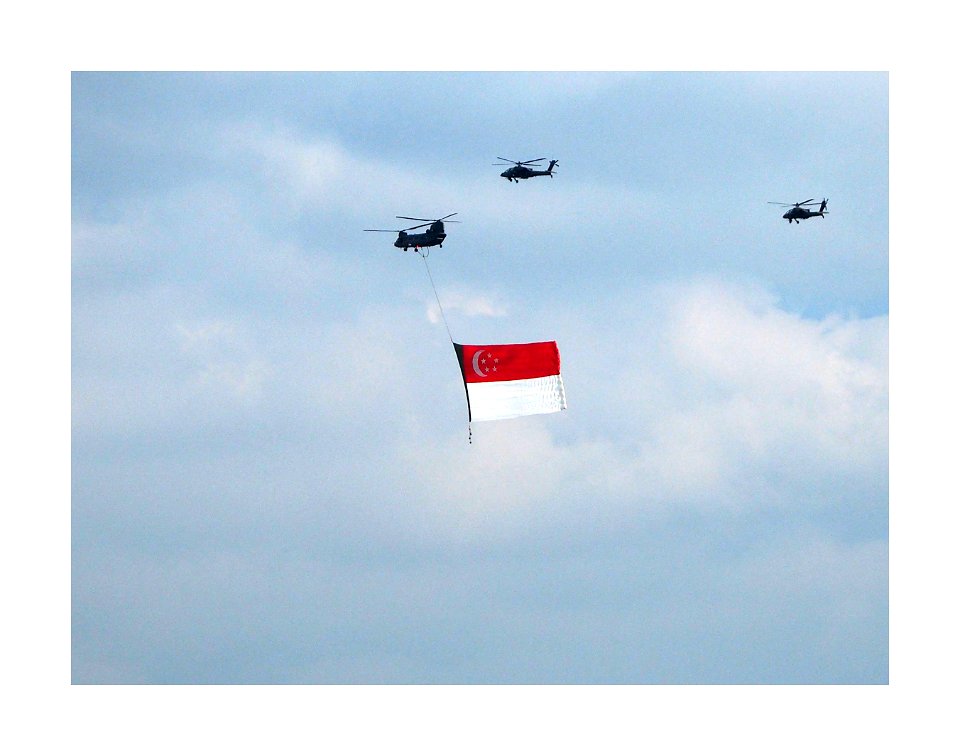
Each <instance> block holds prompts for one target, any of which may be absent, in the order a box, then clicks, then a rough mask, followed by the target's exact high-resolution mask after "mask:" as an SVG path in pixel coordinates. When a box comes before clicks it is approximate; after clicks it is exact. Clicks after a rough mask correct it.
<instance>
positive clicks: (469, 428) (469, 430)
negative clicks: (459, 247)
mask: <svg viewBox="0 0 960 756" xmlns="http://www.w3.org/2000/svg"><path fill="white" fill-rule="evenodd" d="M415 252H416V253H417V254H418V255H420V259H421V260H423V267H424V268H426V269H427V277H428V278H429V279H430V287H431V288H432V289H433V296H434V297H435V298H436V300H437V307H438V308H439V310H440V318H441V319H442V320H443V327H444V328H446V329H447V336H448V337H449V338H450V343H451V344H454V341H453V334H452V333H450V325H449V324H448V323H447V316H446V315H445V314H444V312H443V305H442V304H440V295H439V294H437V285H436V284H435V283H434V282H433V274H431V273H430V266H429V265H427V257H428V256H429V255H430V251H429V250H427V251H426V252H421V251H420V250H419V249H417V250H415ZM467 442H468V443H469V444H471V445H473V427H472V424H471V423H470V421H467Z"/></svg>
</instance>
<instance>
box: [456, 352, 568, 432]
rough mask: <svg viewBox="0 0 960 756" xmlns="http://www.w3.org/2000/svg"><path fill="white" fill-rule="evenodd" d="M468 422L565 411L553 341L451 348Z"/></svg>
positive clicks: (565, 405)
mask: <svg viewBox="0 0 960 756" xmlns="http://www.w3.org/2000/svg"><path fill="white" fill-rule="evenodd" d="M453 348H454V349H456V351H457V358H458V359H459V360H460V371H461V372H462V373H463V384H464V387H465V388H466V391H467V411H468V412H469V417H470V420H506V419H507V418H509V417H519V416H520V415H539V414H542V413H545V412H559V411H560V410H564V409H566V408H567V400H566V397H565V396H564V393H563V379H562V378H561V377H560V350H559V349H557V342H556V341H539V342H536V343H533V344H488V345H486V346H475V345H469V344H454V345H453Z"/></svg>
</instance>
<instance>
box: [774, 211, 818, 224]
mask: <svg viewBox="0 0 960 756" xmlns="http://www.w3.org/2000/svg"><path fill="white" fill-rule="evenodd" d="M816 216H820V217H821V218H822V217H823V212H818V211H817V210H807V209H806V208H804V207H791V208H790V209H789V210H787V212H785V213H784V214H783V217H784V220H786V221H788V222H790V223H793V221H796V222H797V223H799V222H800V221H801V220H803V219H805V218H814V217H816Z"/></svg>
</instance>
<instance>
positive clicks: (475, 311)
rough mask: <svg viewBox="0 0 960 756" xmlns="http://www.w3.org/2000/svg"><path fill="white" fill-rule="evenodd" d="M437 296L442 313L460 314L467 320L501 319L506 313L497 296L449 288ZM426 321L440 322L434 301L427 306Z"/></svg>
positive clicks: (437, 307)
mask: <svg viewBox="0 0 960 756" xmlns="http://www.w3.org/2000/svg"><path fill="white" fill-rule="evenodd" d="M438 294H439V296H440V302H441V304H442V305H443V310H444V312H461V313H463V314H464V315H465V316H466V317H468V318H476V317H485V318H503V317H506V315H507V312H508V311H507V307H506V305H504V304H503V303H502V302H501V300H500V297H498V296H497V295H483V294H471V293H468V292H466V291H464V290H462V289H457V288H451V287H444V288H443V289H442V290H441V291H439V292H438ZM427 319H428V320H429V321H430V322H431V323H439V322H440V320H441V312H440V307H439V305H438V304H437V301H436V299H433V300H432V301H430V302H428V304H427Z"/></svg>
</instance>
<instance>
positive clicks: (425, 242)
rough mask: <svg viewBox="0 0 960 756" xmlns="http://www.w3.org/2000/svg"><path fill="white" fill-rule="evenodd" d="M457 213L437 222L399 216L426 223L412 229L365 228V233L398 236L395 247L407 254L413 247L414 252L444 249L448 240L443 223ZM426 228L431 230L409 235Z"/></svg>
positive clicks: (403, 216) (399, 216) (411, 227)
mask: <svg viewBox="0 0 960 756" xmlns="http://www.w3.org/2000/svg"><path fill="white" fill-rule="evenodd" d="M454 215H456V213H450V215H444V216H443V217H442V218H437V219H436V220H429V219H428V218H410V217H407V216H406V215H398V216H396V217H397V218H401V219H403V220H415V221H426V223H421V224H420V225H419V226H410V228H404V229H389V228H365V229H363V230H364V231H382V232H384V233H390V234H397V240H396V241H395V242H394V243H393V246H394V247H397V248H398V249H402V250H403V251H404V252H406V251H407V250H408V249H410V247H413V248H414V250H419V249H420V248H421V247H443V240H444V239H446V238H447V234H446V232H445V231H444V230H443V222H444V221H445V220H447V218H452V217H453V216H454ZM459 222H460V221H447V223H459ZM424 226H429V228H428V229H427V230H426V231H424V232H423V233H422V234H408V233H407V232H408V231H413V230H414V229H418V228H423V227H424Z"/></svg>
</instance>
